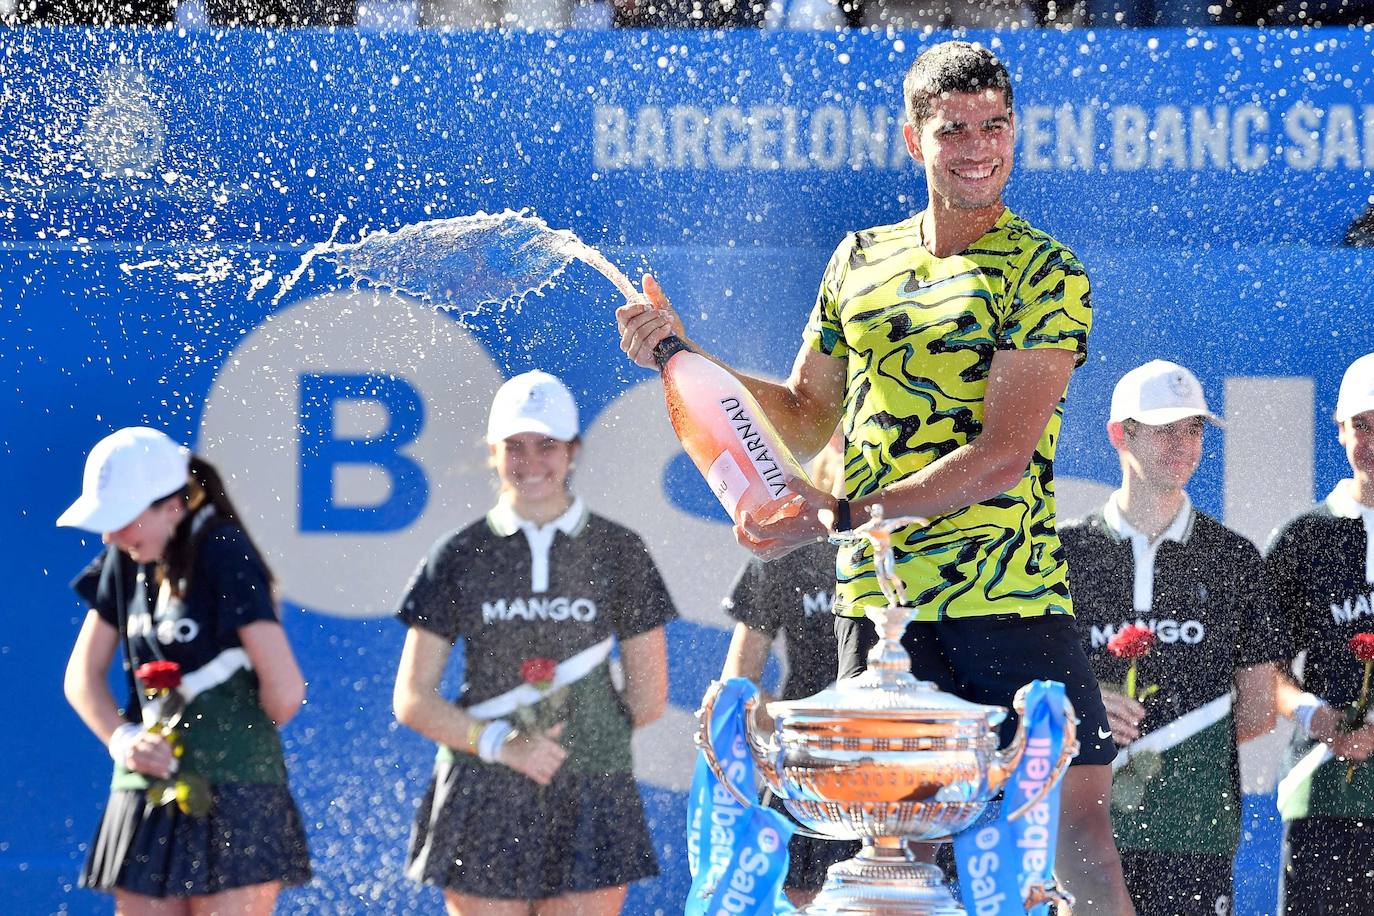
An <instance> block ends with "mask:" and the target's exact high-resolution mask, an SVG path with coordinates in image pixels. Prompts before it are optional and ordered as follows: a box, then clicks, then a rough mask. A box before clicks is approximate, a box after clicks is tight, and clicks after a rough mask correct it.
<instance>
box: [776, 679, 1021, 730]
mask: <svg viewBox="0 0 1374 916" xmlns="http://www.w3.org/2000/svg"><path fill="white" fill-rule="evenodd" d="M768 711H769V712H770V713H771V714H772V715H773V716H774V717H775V718H778V719H785V718H789V717H794V716H805V717H820V718H827V719H828V718H836V717H839V718H845V717H855V718H884V719H892V718H900V719H907V720H912V721H922V720H938V721H942V722H969V723H978V724H981V725H984V726H987V727H990V726H996V725H998V724H1000V723H1001V722H1002V720H1003V719H1005V718H1006V716H1007V710H1006V708H1005V707H1002V706H985V705H983V704H981V703H972V702H970V701H968V700H965V699H962V698H960V697H957V696H955V695H954V694H952V693H946V692H945V691H943V690H941V689H940V688H938V687H936V686H935V685H934V684H933V683H931V682H930V681H919V680H917V679H916V678H915V677H912V676H911V675H910V674H904V675H899V676H897V677H895V678H894V677H893V676H892V673H891V672H878V671H874V670H871V669H870V670H869V671H866V672H864V673H863V674H860V675H858V676H856V677H851V678H845V679H844V680H842V681H837V682H835V683H834V684H831V685H830V686H829V687H827V688H826V689H825V690H822V691H821V692H820V693H817V694H813V695H812V696H809V697H805V698H803V699H800V700H787V701H785V702H781V703H769V704H768Z"/></svg>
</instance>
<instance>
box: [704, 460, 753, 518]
mask: <svg viewBox="0 0 1374 916" xmlns="http://www.w3.org/2000/svg"><path fill="white" fill-rule="evenodd" d="M706 483H707V484H708V485H709V486H710V487H711V492H712V493H714V494H716V499H718V500H720V504H721V505H722V506H724V507H725V511H726V513H727V514H728V515H729V516H730V517H731V518H734V517H735V507H736V506H738V505H739V501H740V497H741V496H743V495H744V491H745V490H747V489H749V478H747V477H745V476H744V472H743V471H741V470H740V469H739V464H738V463H736V461H735V456H734V455H731V454H730V450H729V449H728V448H727V449H726V450H725V451H723V452H721V453H720V457H719V458H717V459H716V460H715V461H712V462H711V467H710V468H709V469H708V470H707V471H706Z"/></svg>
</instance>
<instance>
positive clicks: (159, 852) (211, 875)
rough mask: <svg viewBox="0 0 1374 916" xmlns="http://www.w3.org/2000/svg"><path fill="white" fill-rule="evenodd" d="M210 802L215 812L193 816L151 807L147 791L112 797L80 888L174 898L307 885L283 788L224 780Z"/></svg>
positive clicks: (306, 858)
mask: <svg viewBox="0 0 1374 916" xmlns="http://www.w3.org/2000/svg"><path fill="white" fill-rule="evenodd" d="M210 798H211V804H210V812H209V813H208V814H206V815H205V816H204V817H191V816H189V815H186V814H183V813H182V812H181V810H180V809H179V808H177V806H176V805H175V804H167V805H150V804H148V797H147V793H146V792H145V791H143V790H142V789H116V790H115V791H113V792H111V793H110V801H109V803H108V804H107V805H106V807H105V813H104V815H103V816H102V817H101V820H100V827H99V829H97V830H96V835H95V841H94V842H93V843H92V844H91V849H90V852H89V854H88V857H87V861H86V866H85V868H84V869H82V872H81V886H82V887H92V888H102V889H112V888H116V887H118V888H120V889H121V890H126V891H130V892H132V893H135V894H143V895H145V896H148V897H177V896H185V895H194V896H203V895H208V894H218V893H220V892H221V891H227V890H231V889H233V888H236V887H251V886H252V885H254V884H266V883H267V882H269V881H280V882H282V883H283V884H285V885H288V886H290V885H297V884H305V883H306V882H308V881H309V880H310V850H309V849H308V848H307V847H306V842H305V828H304V826H303V825H302V824H301V815H300V812H299V811H298V810H297V809H296V803H295V800H294V799H292V797H291V793H290V791H289V790H288V789H287V787H286V786H285V785H284V784H276V785H261V784H243V783H223V784H220V785H216V786H214V787H213V788H212V789H211V791H210Z"/></svg>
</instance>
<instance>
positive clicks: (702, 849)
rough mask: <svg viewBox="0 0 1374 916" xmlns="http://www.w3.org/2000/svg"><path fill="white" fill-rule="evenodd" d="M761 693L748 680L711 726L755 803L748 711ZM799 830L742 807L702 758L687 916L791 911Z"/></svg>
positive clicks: (721, 699)
mask: <svg viewBox="0 0 1374 916" xmlns="http://www.w3.org/2000/svg"><path fill="white" fill-rule="evenodd" d="M757 693H758V690H757V688H755V687H754V685H753V684H752V683H751V682H749V681H748V680H745V679H744V678H732V679H731V680H729V681H727V682H726V683H725V685H724V686H723V687H722V688H721V690H720V693H719V695H718V696H717V699H716V704H715V707H714V709H713V710H712V715H711V721H710V723H709V734H710V740H711V748H712V750H713V751H714V753H715V756H716V760H717V761H719V763H720V766H721V769H722V770H723V771H724V772H725V775H726V777H727V778H729V780H730V782H731V783H732V784H734V786H735V788H737V789H738V790H739V792H740V794H741V795H743V796H744V797H745V798H747V799H752V798H754V796H755V791H756V790H755V788H754V759H753V757H752V756H750V752H749V743H748V741H747V740H746V739H745V732H744V704H745V702H746V701H747V700H749V699H750V698H751V697H754V696H755V695H757ZM792 831H793V828H792V825H791V823H790V822H789V821H788V820H787V818H785V817H784V816H782V815H781V814H779V813H778V812H776V811H773V810H772V809H770V808H766V807H764V806H762V805H759V804H757V803H754V804H751V805H748V806H746V805H742V804H741V803H740V801H739V799H737V798H736V797H735V796H734V794H733V793H731V792H730V790H729V789H727V788H726V787H725V786H723V785H722V784H721V783H720V780H718V779H717V778H716V775H715V773H713V772H712V771H711V768H710V766H709V765H708V764H707V763H706V754H705V752H704V751H699V752H698V753H697V765H696V772H695V773H694V775H693V777H692V791H691V794H690V796H689V797H688V799H687V867H688V869H689V871H690V872H691V874H692V888H691V890H690V891H689V892H688V894H687V902H686V905H685V906H684V908H683V912H684V914H685V916H767V914H770V913H782V912H788V911H790V910H791V909H792V905H791V904H790V903H789V902H788V901H787V897H786V896H785V895H784V894H783V892H782V884H783V880H784V879H785V878H786V877H787V866H788V857H787V844H788V841H789V840H791V838H792Z"/></svg>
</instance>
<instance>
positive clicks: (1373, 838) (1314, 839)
mask: <svg viewBox="0 0 1374 916" xmlns="http://www.w3.org/2000/svg"><path fill="white" fill-rule="evenodd" d="M1369 765H1370V764H1366V766H1369ZM1371 872H1374V818H1371V819H1369V820H1362V819H1359V820H1357V819H1356V818H1352V817H1305V818H1302V819H1301V820H1296V821H1292V822H1290V823H1289V824H1288V827H1287V828H1286V829H1285V831H1284V836H1283V873H1282V876H1281V878H1280V884H1279V916H1357V914H1358V916H1369V914H1370V913H1374V877H1370V873H1371Z"/></svg>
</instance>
